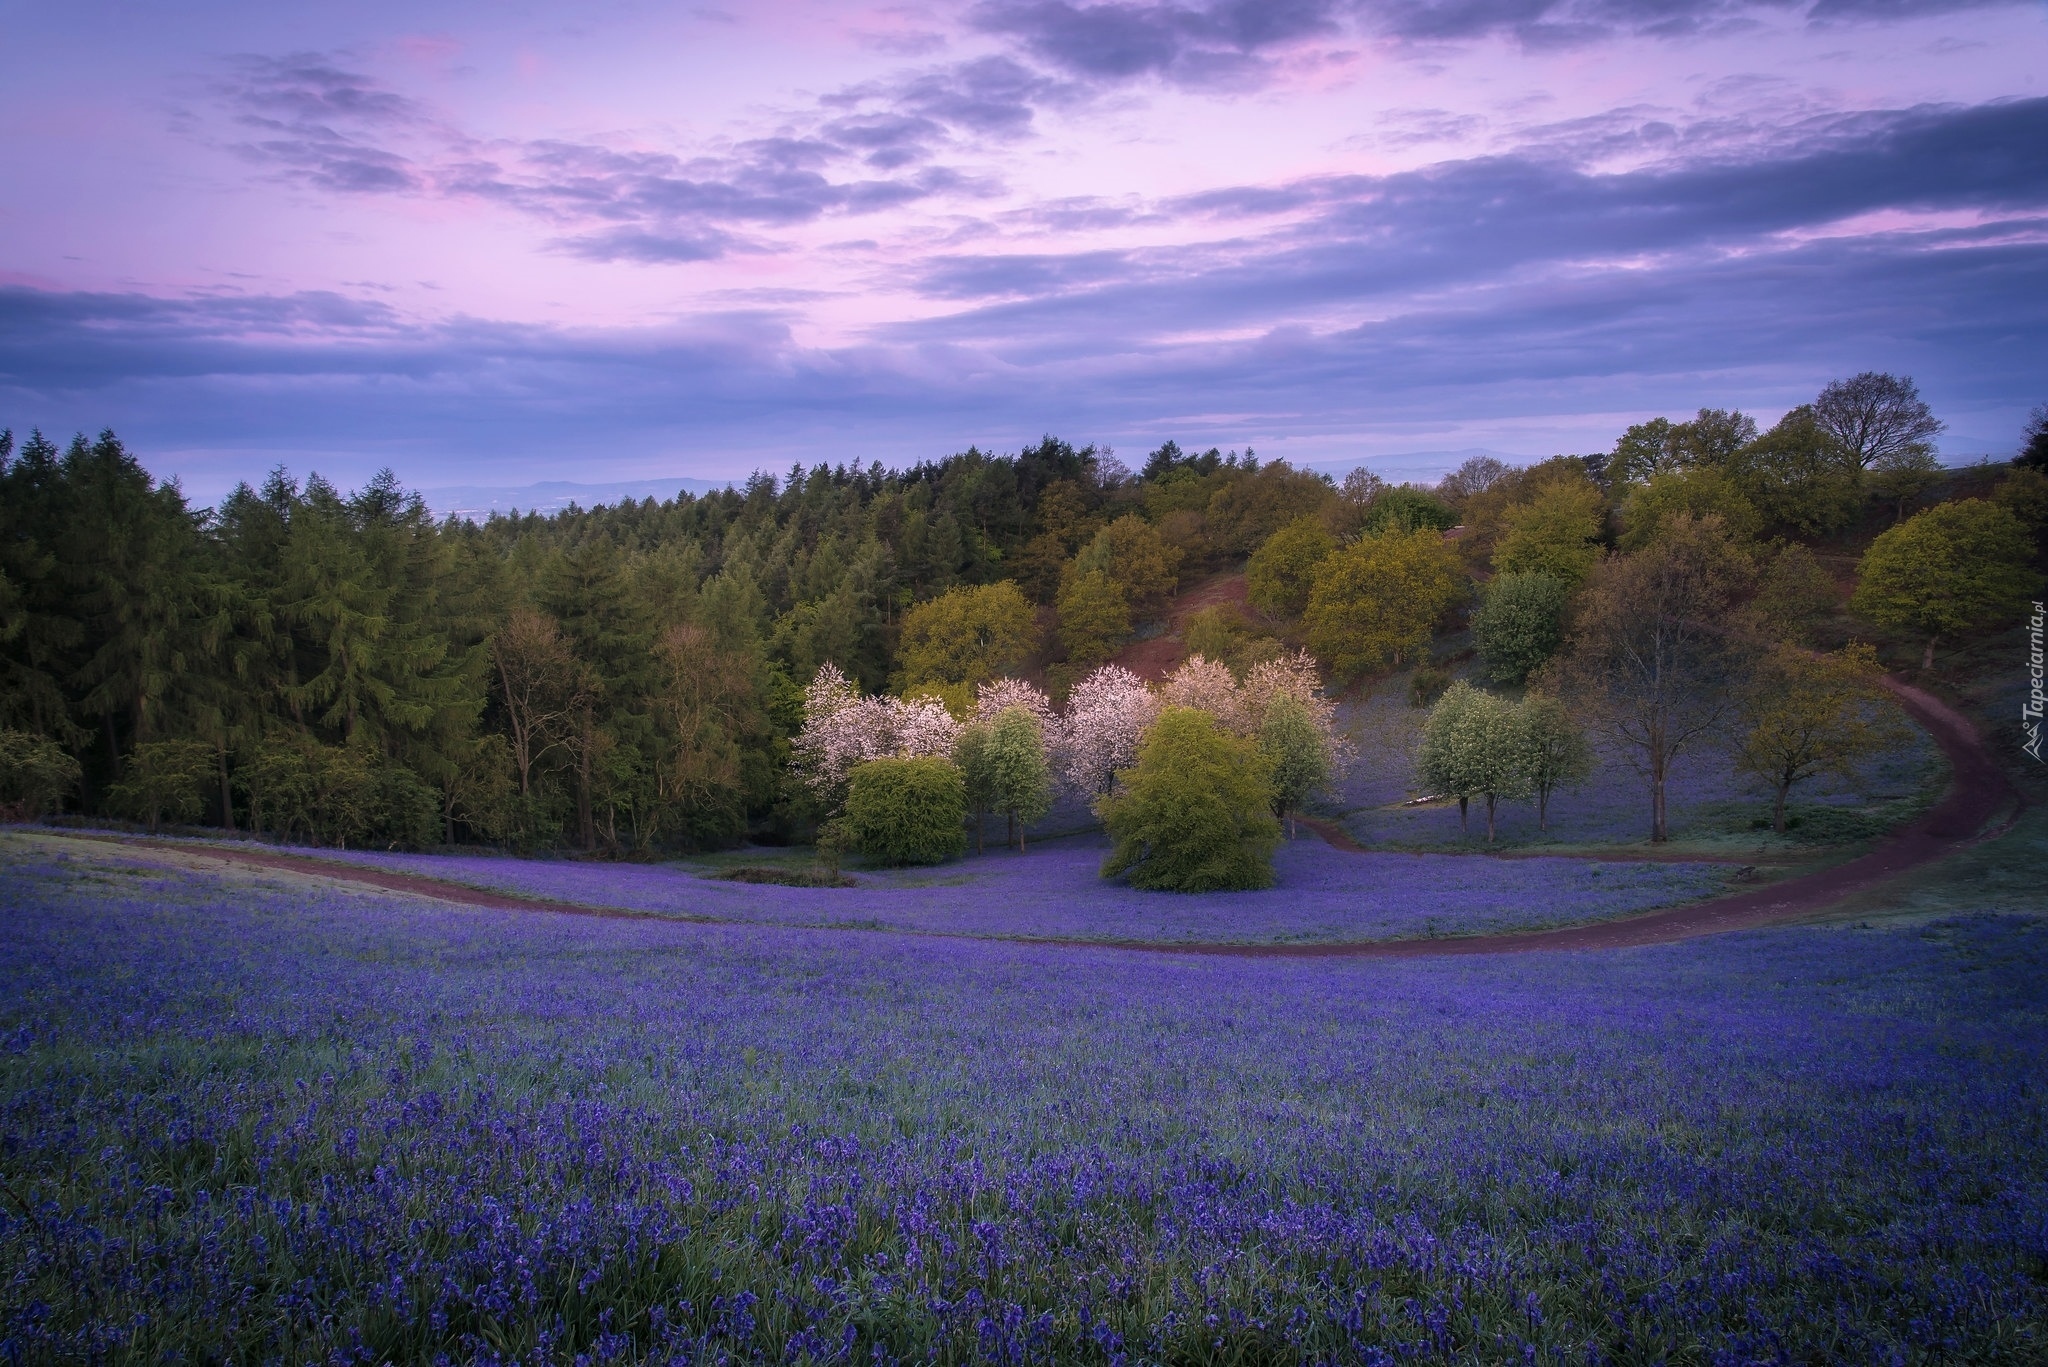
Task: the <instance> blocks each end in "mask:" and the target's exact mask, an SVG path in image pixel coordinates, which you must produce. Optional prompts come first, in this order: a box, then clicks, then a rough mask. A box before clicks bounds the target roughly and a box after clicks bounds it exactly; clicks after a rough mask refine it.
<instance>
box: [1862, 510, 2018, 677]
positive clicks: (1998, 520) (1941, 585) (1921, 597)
mask: <svg viewBox="0 0 2048 1367" xmlns="http://www.w3.org/2000/svg"><path fill="white" fill-rule="evenodd" d="M2033 558H2034V546H2033V541H2032V539H2031V538H2030V537H2029V536H2028V535H2027V529H2026V528H2025V527H2024V526H2022V525H2021V524H2020V520H2019V519H2018V518H2016V517H2014V516H2013V515H2012V514H2011V513H2009V512H2007V511H2006V510H2005V509H2004V508H2001V507H1999V506H1998V505H1997V504H1996V503H1989V502H1986V501H1985V500H1983V499H1978V498H1966V499H1959V500H1957V501H1955V502H1953V503H1940V504H1936V505H1935V506H1934V507H1932V508H1929V509H1927V510H1926V511H1925V512H1920V513H1915V514H1914V515H1913V516H1912V517H1910V518H1907V519H1906V520H1905V521H1904V522H1901V523H1900V524H1899V525H1898V526H1896V527H1893V528H1891V529H1890V530H1888V531H1886V532H1885V533H1884V534H1883V535H1882V536H1880V537H1878V538H1877V540H1875V541H1873V542H1871V543H1870V549H1869V550H1867V551H1865V552H1864V553H1863V559H1862V561H1861V563H1860V564H1858V566H1857V568H1856V592H1855V593H1854V594H1853V595H1852V596H1851V597H1850V599H1849V606H1850V608H1851V609H1852V610H1854V611H1856V612H1859V613H1861V614H1863V615H1864V616H1865V617H1868V618H1869V619H1870V620H1871V621H1873V622H1876V623H1878V624H1879V625H1880V626H1888V627H1900V628H1904V629H1907V630H1911V631H1916V632H1920V633H1923V634H1924V635H1925V636H1926V638H1927V643H1926V647H1925V649H1924V650H1922V652H1921V656H1920V667H1921V668H1922V669H1932V668H1934V646H1935V643H1936V642H1937V641H1939V640H1940V639H1941V638H1942V637H1943V636H1947V635H1951V634H1953V633H1955V632H1959V631H1969V630H1972V629H1974V628H1977V627H1985V626H1992V625H1995V624H1996V623H1998V622H2001V621H2005V620H2008V619H2010V618H2012V617H2016V616H2017V615H2018V614H2019V612H2020V610H2021V609H2022V608H2024V607H2025V606H2026V603H2027V600H2028V597H2029V595H2030V594H2031V593H2032V592H2033V590H2034V587H2035V585H2036V584H2037V583H2038V582H2039V577H2038V576H2037V575H2036V574H2035V573H2034V571H2033V568H2032V565H2031V562H2032V560H2033Z"/></svg>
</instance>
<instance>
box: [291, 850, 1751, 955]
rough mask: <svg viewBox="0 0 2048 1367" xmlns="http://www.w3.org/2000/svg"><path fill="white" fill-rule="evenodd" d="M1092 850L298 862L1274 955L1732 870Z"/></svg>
mask: <svg viewBox="0 0 2048 1367" xmlns="http://www.w3.org/2000/svg"><path fill="white" fill-rule="evenodd" d="M1108 852H1109V842H1108V840H1107V839H1105V838H1104V837H1102V836H1100V835H1089V836H1070V837H1066V838H1063V839H1059V840H1054V841H1049V842H1044V843H1041V844H1040V845H1039V846H1038V847H1037V848H1036V849H1034V850H1032V851H1030V852H1029V853H1027V854H1026V855H1024V856H1023V857H1019V856H1018V855H1017V854H1016V853H1015V852H1013V851H1011V850H1007V849H1003V848H1001V847H1000V845H998V847H997V848H995V849H992V850H990V851H989V852H988V853H987V854H984V855H981V856H978V857H969V858H966V859H961V860H956V861H954V862H951V863H948V864H943V865H939V866H937V867H933V868H923V869H862V870H860V871H859V873H858V874H857V879H858V882H857V885H856V886H855V887H852V888H793V887H773V886H761V885H747V884H736V883H730V882H723V881H717V880H716V879H715V874H716V872H717V870H716V869H715V868H707V867H704V866H698V865H690V864H681V865H650V864H610V863H585V862H576V861H570V860H532V859H511V858H497V857H493V856H491V855H475V854H467V855H413V854H386V853H380V852H377V851H356V850H348V851H341V850H304V851H300V853H304V854H309V855H314V856H317V857H319V858H322V859H333V860H341V861H344V862H347V863H352V864H364V865H368V866H370V867H373V868H384V869H392V870H396V871H399V872H403V873H417V874H426V875H429V876H431V877H436V878H447V879H452V880H454V881H456V882H460V883H466V884H469V885H471V886H474V887H481V888H489V889H492V890H495V891H499V892H510V893H514V894H519V895H524V896H528V897H543V898H551V899H559V900H562V901H569V902H586V903H591V904H593V905H599V906H613V907H623V908H627V909H631V910H635V911H646V912H652V913H656V914H671V915H688V916H698V917H710V918H715V919H718V920H733V921H760V922H769V923H775V924H782V925H810V926H846V925H849V924H851V925H860V926H872V927H877V928H882V927H886V928H889V929H894V930H909V931H920V932H924V933H928V934H940V935H977V936H984V935H985V936H1005V937H1011V938H1025V939H1083V940H1154V941H1158V940H1166V941H1205V942H1231V941H1241V942H1246V943H1280V942H1297V941H1298V942H1307V943H1313V942H1318V941H1342V940H1382V939H1408V938H1414V937H1417V936H1431V935H1474V934H1489V933H1496V932H1502V931H1514V930H1533V929H1538V928H1541V927H1544V926H1554V925H1562V924H1565V923H1568V922H1578V921H1600V920H1608V919H1611V918H1613V917H1617V916H1626V915H1629V914H1631V913H1634V912H1640V911H1648V910H1650V909H1651V908H1653V907H1660V906H1670V905H1674V904H1676V903H1681V902H1693V901H1697V900H1699V899H1700V898H1702V897H1709V896H1712V895H1713V894H1714V893H1716V892H1719V891H1722V890H1723V889H1724V887H1725V884H1726V879H1727V877H1728V874H1729V872H1730V870H1729V869H1728V867H1727V866H1725V865H1715V864H1702V863H1674V864H1652V863H1602V862H1599V861H1595V860H1588V859H1572V858H1554V859H1530V860H1525V861H1522V862H1520V863H1518V864H1517V865H1515V866H1514V867H1513V868H1512V869H1511V870H1504V869H1503V867H1502V866H1501V865H1500V864H1499V863H1498V862H1496V861H1493V860H1489V859H1485V858H1482V857H1474V856H1471V855H1440V854H1438V855H1432V854H1419V855H1418V854H1399V853H1374V854H1352V853H1347V852H1345V851H1342V850H1336V849H1332V848H1331V847H1330V846H1329V845H1328V844H1326V843H1325V842H1323V841H1322V840H1320V839H1318V838H1317V837H1315V836H1314V835H1313V834H1310V833H1308V832H1306V831H1304V832H1303V838H1302V839H1299V840H1293V841H1288V842H1285V843H1283V844H1282V845H1281V846H1280V848H1279V850H1278V851H1277V853H1276V855H1275V858H1274V861H1273V862H1274V875H1275V877H1274V886H1273V887H1271V888H1268V889H1265V890H1263V891H1259V892H1214V893H1195V894H1182V895H1178V896H1166V895H1145V894H1134V893H1133V892H1132V891H1131V890H1130V889H1129V888H1127V887H1125V886H1123V885H1122V884H1120V883H1112V882H1106V881H1104V880H1103V878H1102V877H1101V875H1100V869H1101V865H1102V858H1103V856H1104V855H1105V854H1107V853H1108Z"/></svg>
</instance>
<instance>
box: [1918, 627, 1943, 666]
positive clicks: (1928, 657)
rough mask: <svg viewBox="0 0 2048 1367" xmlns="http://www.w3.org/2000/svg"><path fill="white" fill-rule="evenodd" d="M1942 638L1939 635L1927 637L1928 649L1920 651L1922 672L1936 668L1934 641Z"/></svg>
mask: <svg viewBox="0 0 2048 1367" xmlns="http://www.w3.org/2000/svg"><path fill="white" fill-rule="evenodd" d="M1940 639H1941V637H1940V636H1939V635H1934V636H1930V637H1928V638H1927V649H1925V650H1923V651H1921V652H1920V672H1921V673H1922V674H1925V673H1926V672H1927V671H1928V670H1930V669H1933V668H1934V643H1935V642H1936V641H1938V640H1940Z"/></svg>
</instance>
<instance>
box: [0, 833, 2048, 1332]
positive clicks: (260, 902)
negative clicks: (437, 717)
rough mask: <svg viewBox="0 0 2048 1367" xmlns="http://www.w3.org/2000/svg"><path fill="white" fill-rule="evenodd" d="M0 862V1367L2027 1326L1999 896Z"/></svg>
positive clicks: (2033, 1045) (2043, 1198) (2038, 949)
mask: <svg viewBox="0 0 2048 1367" xmlns="http://www.w3.org/2000/svg"><path fill="white" fill-rule="evenodd" d="M0 841H5V842H6V849H5V851H4V857H0V1172H4V1176H5V1179H6V1186H7V1190H6V1192H5V1193H4V1198H0V1267H4V1268H5V1269H7V1270H6V1272H5V1273H4V1275H0V1360H4V1361H8V1362H39V1361H52V1360H84V1361H107V1362H134V1361H144V1360H148V1361H163V1360H179V1359H182V1360H194V1359H197V1360H220V1359H231V1360H237V1361H311V1360H316V1359H317V1360H323V1361H334V1362H362V1363H375V1362H381V1361H385V1360H391V1361H430V1362H431V1361H442V1360H445V1361H481V1362H512V1361H520V1362H560V1363H572V1362H592V1363H596V1362H700V1361H701V1362H716V1361H728V1362H736V1361H757V1360H758V1361H815V1362H860V1363H869V1362H876V1363H880V1362H897V1361H911V1360H916V1361H956V1362H965V1361H991V1362H1026V1361H1082V1362H1091V1361H1092V1362H1104V1363H1117V1362H1130V1363H1137V1362H1196V1361H1201V1362H1211V1361H1218V1362H1231V1361H1238V1362H1264V1361H1310V1362H1393V1361H1442V1360H1459V1361H1480V1362H1531V1361H1533V1362H1545V1363H1564V1362H1571V1363H1581V1362H1613V1363H1650V1362H1680V1363H1702V1364H1705V1363H1751V1362H1793V1361H1801V1362H1805V1361H1855V1362H1936V1361H1939V1362H2026V1361H2038V1360H2040V1358H2041V1357H2042V1355H2043V1354H2044V1353H2048V1010H2044V1000H2048V994H2044V992H2043V984H2044V970H2048V933H2044V928H2043V926H2042V923H2041V922H2040V920H2039V919H2038V918H2037V917H2036V916H2029V915H2003V916H1994V915H1969V916H1955V915H1950V914H1947V913H1946V911H1945V910H1944V909H1942V908H1939V907H1935V908H1932V909H1930V908H1928V907H1926V906H1921V907H1920V908H1919V910H1918V911H1916V912H1915V913H1914V914H1911V915H1900V916H1895V917H1890V918H1882V919H1878V918H1872V919H1866V920H1862V921H1845V922H1837V923H1832V924H1824V925H1815V926H1806V927H1797V928H1785V929H1777V930H1772V931H1768V932H1755V933H1747V934H1740V935H1729V936H1721V937H1715V938H1712V939H1706V940H1699V941H1693V942H1688V943H1683V944H1677V945H1670V946H1664V947H1657V948H1649V949H1637V950H1627V951H1614V952H1606V953H1597V954H1577V955H1571V954H1544V955H1519V956H1509V955H1499V956H1489V957H1470V958H1445V959H1420V960H1411V961H1403V962H1372V961H1352V960H1323V961H1275V960H1265V959H1252V958H1218V957H1196V956H1186V955H1175V954H1151V953H1134V952H1131V951H1121V950H1115V949H1111V948H1085V947H1084V948H1073V947H1055V946H1034V945H1029V944H1019V943H1013V942H1002V941H994V940H972V939H946V938H934V937H929V936H917V935H905V934H894V933H877V932H867V931H855V930H839V931H832V930H818V929H806V928H797V927H786V926H764V925H745V926H731V925H703V924H689V923H683V922H679V921H674V920H663V919H656V918H637V919H611V920H606V919H599V918H590V917H574V916H561V915H551V914H542V913H532V912H519V913H506V912H501V911H486V910H476V909H466V908H456V907H451V906H448V905H446V904H441V903H435V902H432V901H428V900H424V899H419V898H412V897H405V896H397V895H383V894H370V893H363V892H356V891H351V890H348V889H345V888H342V887H339V886H335V885H332V884H325V883H319V882H312V881H307V880H299V879H292V878H288V877H283V876H275V877H273V876H269V875H255V874H248V873H240V872H214V871H207V870H205V869H202V868H197V867H192V868H186V867H179V866H177V864H176V863H175V862H174V861H173V857H172V856H169V855H156V854H147V853H141V852H135V851H124V850H119V849H113V848H109V847H106V846H95V845H88V844H85V843H83V842H76V841H64V840H57V839H52V838H48V837H40V836H38V837H29V836H19V835H0ZM1452 862H1455V861H1446V863H1447V864H1449V863H1452ZM1468 864H1469V866H1470V867H1474V868H1490V869H1493V870H1496V871H1503V872H1502V873H1501V876H1504V877H1505V876H1509V875H1508V873H1507V872H1505V871H1512V872H1513V874H1514V875H1515V876H1519V874H1520V872H1521V871H1522V870H1524V869H1526V868H1527V867H1528V866H1527V865H1526V864H1524V863H1513V864H1497V863H1494V862H1492V861H1478V860H1473V861H1468ZM1018 866H1019V867H1023V866H1024V865H1023V864H1022V863H1021V861H1020V863H1019V865H1018ZM535 867H551V866H535ZM561 867H565V868H567V867H574V866H561ZM752 891H781V890H752ZM2035 909H2036V910H2038V907H2036V908H2035Z"/></svg>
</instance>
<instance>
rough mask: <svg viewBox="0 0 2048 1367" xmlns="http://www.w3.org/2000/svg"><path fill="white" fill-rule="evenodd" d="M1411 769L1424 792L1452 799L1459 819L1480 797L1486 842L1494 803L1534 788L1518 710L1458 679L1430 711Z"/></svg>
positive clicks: (1490, 834) (1492, 827)
mask: <svg viewBox="0 0 2048 1367" xmlns="http://www.w3.org/2000/svg"><path fill="white" fill-rule="evenodd" d="M1415 769H1416V774H1417V777H1419V778H1420V779H1421V780H1422V783H1423V786H1424V787H1425V788H1427V789H1428V790H1429V791H1430V792H1432V793H1435V794H1438V795H1440V796H1444V797H1455V798H1457V799H1458V812H1459V816H1460V819H1461V820H1462V819H1463V818H1464V816H1465V813H1466V809H1467V804H1468V803H1469V802H1470V800H1471V799H1472V798H1475V797H1483V798H1485V799H1486V838H1487V840H1489V841H1491V840H1492V839H1493V835H1494V804H1495V803H1496V802H1498V801H1499V800H1500V799H1501V798H1504V797H1507V798H1513V797H1523V796H1526V795H1527V794H1529V793H1531V792H1533V791H1534V788H1535V784H1534V782H1533V776H1532V775H1531V773H1530V772H1529V756H1528V754H1527V753H1526V751H1525V747H1524V744H1523V728H1522V721H1521V716H1520V714H1519V712H1518V710H1517V709H1516V708H1515V706H1514V705H1513V704H1511V703H1509V702H1507V701H1505V700H1503V699H1501V698H1497V697H1495V696H1494V695H1493V694H1491V693H1484V692H1481V691H1480V690H1479V689H1476V688H1474V687H1472V685H1470V684H1468V683H1466V682H1465V681H1464V680H1462V679H1461V680H1459V681H1458V682H1456V683H1454V684H1452V685H1451V686H1450V688H1449V689H1447V690H1445V692H1444V695H1443V697H1441V698H1439V699H1438V700H1437V704H1436V706H1435V707H1433V708H1431V709H1430V712H1429V719H1428V720H1427V721H1426V722H1424V723H1423V727H1422V744H1421V745H1420V746H1419V747H1417V749H1416V753H1415Z"/></svg>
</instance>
